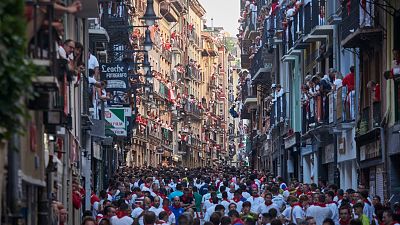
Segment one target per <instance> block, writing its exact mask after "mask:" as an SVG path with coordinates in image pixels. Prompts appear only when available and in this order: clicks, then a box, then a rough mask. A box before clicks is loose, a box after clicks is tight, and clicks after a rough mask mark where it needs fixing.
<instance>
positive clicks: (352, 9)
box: [340, 0, 360, 40]
mask: <svg viewBox="0 0 400 225" xmlns="http://www.w3.org/2000/svg"><path fill="white" fill-rule="evenodd" d="M349 1H350V4H348V5H345V6H344V7H343V8H342V22H341V26H340V27H341V31H340V34H341V35H342V40H344V39H345V38H346V37H347V36H349V35H350V34H351V33H352V32H354V31H355V30H357V28H358V27H359V24H360V9H359V8H360V0H349Z"/></svg>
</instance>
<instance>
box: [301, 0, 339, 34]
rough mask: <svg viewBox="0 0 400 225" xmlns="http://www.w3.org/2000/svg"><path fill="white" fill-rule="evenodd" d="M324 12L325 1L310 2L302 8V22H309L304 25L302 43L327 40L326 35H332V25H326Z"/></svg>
mask: <svg viewBox="0 0 400 225" xmlns="http://www.w3.org/2000/svg"><path fill="white" fill-rule="evenodd" d="M321 12H324V13H321ZM325 12H326V1H325V0H312V2H311V3H309V4H307V5H305V6H304V21H311V22H310V23H308V22H307V23H305V24H304V34H305V36H304V38H303V41H305V42H316V41H325V40H326V39H327V38H328V35H332V34H333V28H334V25H328V21H327V18H326V13H325Z"/></svg>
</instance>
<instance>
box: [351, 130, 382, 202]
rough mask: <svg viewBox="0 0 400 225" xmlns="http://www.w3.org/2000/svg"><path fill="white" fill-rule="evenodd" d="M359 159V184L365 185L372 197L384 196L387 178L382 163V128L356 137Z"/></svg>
mask: <svg viewBox="0 0 400 225" xmlns="http://www.w3.org/2000/svg"><path fill="white" fill-rule="evenodd" d="M356 142H357V159H358V161H359V164H360V171H359V184H361V185H365V187H367V188H368V189H369V192H370V194H371V195H379V196H381V197H382V198H383V197H384V196H385V195H384V186H385V177H384V170H383V161H382V145H381V143H382V142H381V132H380V128H375V129H373V130H371V131H369V132H368V133H366V134H363V135H360V136H357V137H356Z"/></svg>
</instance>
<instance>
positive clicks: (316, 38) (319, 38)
mask: <svg viewBox="0 0 400 225" xmlns="http://www.w3.org/2000/svg"><path fill="white" fill-rule="evenodd" d="M326 39H328V35H311V34H308V35H305V36H304V37H303V42H317V41H325V40H326Z"/></svg>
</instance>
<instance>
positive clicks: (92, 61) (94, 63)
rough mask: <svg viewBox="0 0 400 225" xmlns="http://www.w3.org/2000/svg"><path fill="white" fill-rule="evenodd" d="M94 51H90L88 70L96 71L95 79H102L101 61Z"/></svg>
mask: <svg viewBox="0 0 400 225" xmlns="http://www.w3.org/2000/svg"><path fill="white" fill-rule="evenodd" d="M92 52H93V51H92V50H90V49H89V53H88V69H92V70H94V77H95V78H96V79H100V70H99V61H98V60H97V58H96V56H94V55H93V54H92Z"/></svg>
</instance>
